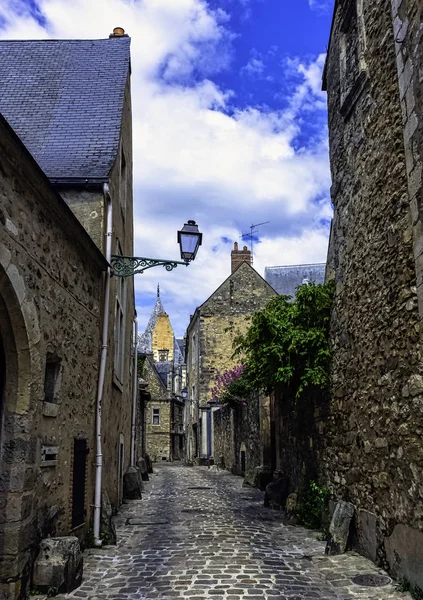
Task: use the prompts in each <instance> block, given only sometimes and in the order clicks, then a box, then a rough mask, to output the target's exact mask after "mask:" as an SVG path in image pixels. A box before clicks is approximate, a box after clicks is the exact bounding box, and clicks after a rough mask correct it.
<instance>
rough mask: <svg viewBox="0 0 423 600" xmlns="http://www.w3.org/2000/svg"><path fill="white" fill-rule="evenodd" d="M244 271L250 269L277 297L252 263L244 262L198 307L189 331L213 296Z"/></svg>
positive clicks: (192, 317) (191, 320) (191, 319)
mask: <svg viewBox="0 0 423 600" xmlns="http://www.w3.org/2000/svg"><path fill="white" fill-rule="evenodd" d="M243 269H250V270H251V271H253V273H254V274H255V275H256V277H257V280H258V281H261V282H263V283H264V284H265V286H267V287H268V288H269V289H270V290H271V291H272V292H273V293H274V294H275V295H276V294H277V292H276V290H274V289H273V287H272V286H271V285H270V283H268V282H267V281H266V280H265V279H264V278H263V277H262V276H261V275H260V273H258V272H257V271H256V270H255V269H254V267H252V266H251V265H250V263H248V262H246V261H244V262H242V263H241V264H240V265H238V266H237V268H236V269H235V271H234V272H233V273H231V274H230V275H229V277H227V278H226V279H225V280H224V281H223V282H222V283H221V284H220V285H219V287H218V288H216V289H215V290H214V292H213V293H212V294H210V296H209V297H208V298H207V300H205V301H204V302H203V303H202V304H200V306H197V308H196V309H195V311H194V314H193V315H192V316H191V318H190V322H189V325H188V328H187V331H189V330H190V328H191V324H192V323H194V321H195V318H196V316H197V315H198V314H199V312H201V309H202V308H204V307H205V306H206V305H207V303H208V302H209V301H210V300H211V299H212V298H213V296H215V295H216V294H218V293H219V291H220V290H221V289H222V288H223V286H224V285H226V283H227V282H228V281H230V280H231V279H233V278H234V277H235V276H237V275H239V274H240V273H241V272H242V270H243Z"/></svg>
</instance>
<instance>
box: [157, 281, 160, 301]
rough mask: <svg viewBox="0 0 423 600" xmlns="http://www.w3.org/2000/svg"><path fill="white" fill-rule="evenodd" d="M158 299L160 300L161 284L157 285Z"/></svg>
mask: <svg viewBox="0 0 423 600" xmlns="http://www.w3.org/2000/svg"><path fill="white" fill-rule="evenodd" d="M157 298H160V283H158V284H157Z"/></svg>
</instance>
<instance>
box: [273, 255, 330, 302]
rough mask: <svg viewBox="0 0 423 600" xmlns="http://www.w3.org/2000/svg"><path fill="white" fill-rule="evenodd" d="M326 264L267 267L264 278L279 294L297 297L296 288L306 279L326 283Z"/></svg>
mask: <svg viewBox="0 0 423 600" xmlns="http://www.w3.org/2000/svg"><path fill="white" fill-rule="evenodd" d="M325 270H326V264H325V263H316V264H313V265H287V266H282V267H266V269H265V271H264V278H265V279H266V281H267V283H269V284H270V285H271V286H272V288H273V289H274V290H275V291H276V292H277V293H278V294H284V295H286V296H291V297H292V298H294V297H295V290H296V288H297V287H298V286H299V285H301V284H302V283H303V282H304V280H305V279H307V280H308V281H314V282H315V283H324V281H325Z"/></svg>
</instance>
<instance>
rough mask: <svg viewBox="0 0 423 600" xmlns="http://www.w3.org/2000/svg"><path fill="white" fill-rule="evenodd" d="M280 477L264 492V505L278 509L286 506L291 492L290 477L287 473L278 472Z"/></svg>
mask: <svg viewBox="0 0 423 600" xmlns="http://www.w3.org/2000/svg"><path fill="white" fill-rule="evenodd" d="M277 477H278V479H276V481H272V482H271V483H269V484H268V485H267V486H266V491H265V493H264V506H266V507H270V508H273V509H276V510H280V509H281V508H285V504H286V500H287V498H288V494H289V479H288V477H287V476H286V475H282V474H278V476H277Z"/></svg>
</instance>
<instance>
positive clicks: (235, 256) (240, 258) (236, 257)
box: [231, 242, 253, 273]
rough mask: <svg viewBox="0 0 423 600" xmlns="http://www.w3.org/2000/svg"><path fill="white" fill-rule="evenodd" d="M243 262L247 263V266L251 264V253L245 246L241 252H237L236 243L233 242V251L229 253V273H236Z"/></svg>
mask: <svg viewBox="0 0 423 600" xmlns="http://www.w3.org/2000/svg"><path fill="white" fill-rule="evenodd" d="M243 262H247V263H248V264H249V265H252V264H253V261H252V256H251V252H250V251H249V250H248V248H247V246H244V247H243V249H242V250H238V242H235V243H234V249H233V250H232V252H231V268H232V270H231V272H232V273H233V272H234V271H236V270H237V268H238V267H239V265H240V264H241V263H243Z"/></svg>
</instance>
